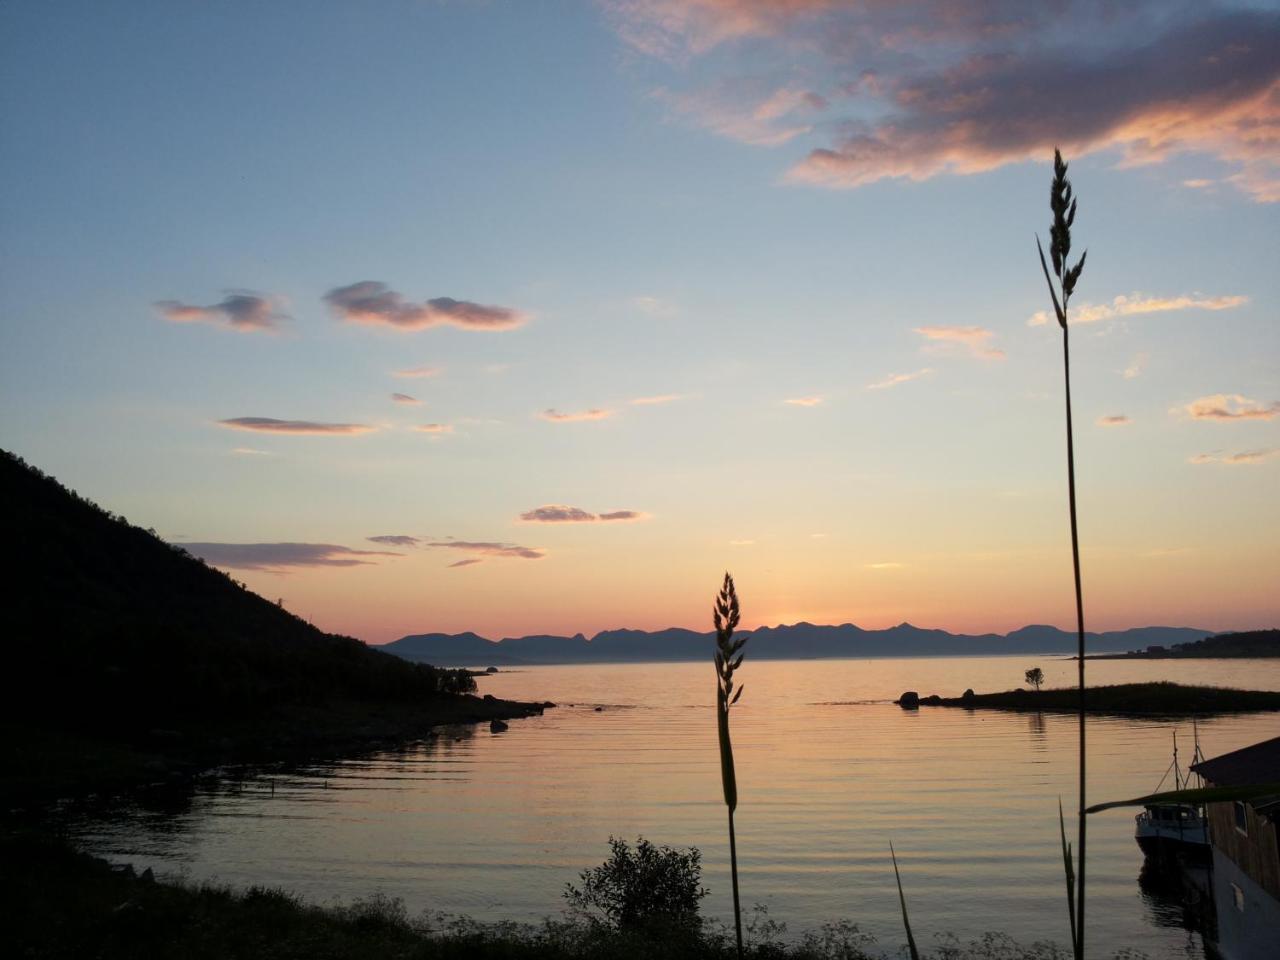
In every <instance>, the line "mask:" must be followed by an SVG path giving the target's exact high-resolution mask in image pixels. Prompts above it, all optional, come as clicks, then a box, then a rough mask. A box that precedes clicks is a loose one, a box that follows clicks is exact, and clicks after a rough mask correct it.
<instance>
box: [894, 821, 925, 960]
mask: <svg viewBox="0 0 1280 960" xmlns="http://www.w3.org/2000/svg"><path fill="white" fill-rule="evenodd" d="M889 856H890V857H891V858H892V859H893V879H894V880H896V881H897V882H898V903H900V904H901V905H902V925H903V927H905V928H906V931H907V950H908V951H910V953H911V960H920V951H919V950H917V949H916V938H915V937H913V936H912V935H911V920H910V918H909V917H908V916H907V898H906V896H905V895H904V894H903V892H902V874H900V873H898V855H897V854H896V853H894V852H893V844H892V843H890V844H889Z"/></svg>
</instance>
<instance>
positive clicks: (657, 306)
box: [631, 296, 680, 317]
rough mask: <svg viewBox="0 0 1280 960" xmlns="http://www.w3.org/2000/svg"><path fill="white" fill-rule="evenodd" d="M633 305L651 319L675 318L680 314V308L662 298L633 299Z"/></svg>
mask: <svg viewBox="0 0 1280 960" xmlns="http://www.w3.org/2000/svg"><path fill="white" fill-rule="evenodd" d="M631 305H632V306H633V307H635V308H636V309H637V310H639V311H640V312H641V313H647V314H649V316H651V317H674V316H675V315H676V314H677V313H679V312H680V308H679V307H677V306H676V305H675V304H674V303H671V302H670V301H669V300H663V299H662V298H661V297H647V296H645V297H632V298H631Z"/></svg>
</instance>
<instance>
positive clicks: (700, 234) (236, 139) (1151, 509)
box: [0, 0, 1280, 641]
mask: <svg viewBox="0 0 1280 960" xmlns="http://www.w3.org/2000/svg"><path fill="white" fill-rule="evenodd" d="M1054 10H1055V11H1056V12H1053V13H1050V12H1046V11H1041V10H1040V8H1035V9H1034V11H1033V12H1031V13H1028V12H1026V9H1025V8H1023V7H1022V6H1021V5H1018V4H1003V3H996V4H976V3H975V4H965V3H955V4H940V3H931V2H926V0H920V2H913V3H909V4H905V5H899V6H895V7H885V6H883V5H878V4H845V3H840V2H836V0H801V2H795V3H791V4H766V3H756V2H751V0H694V2H689V3H683V4H681V3H675V2H673V0H672V2H668V0H636V2H617V3H595V4H593V3H558V4H552V5H532V4H517V3H498V2H492V3H466V2H458V3H427V2H419V3H408V2H404V3H393V2H389V3H385V4H377V5H365V4H354V3H315V4H307V5H306V6H305V8H304V7H302V6H299V5H293V4H276V5H261V4H232V3H228V4H220V5H216V6H214V5H207V6H196V5H178V6H176V7H175V6H174V5H172V4H159V3H156V4H145V3H135V4H130V5H129V6H128V7H127V9H126V10H123V11H122V10H121V9H118V8H117V9H108V8H106V7H104V6H103V5H101V4H90V3H84V4H76V3H15V4H8V5H6V6H5V7H4V8H3V10H0V36H2V37H3V39H0V72H2V75H0V111H2V113H3V118H4V123H5V129H6V135H5V136H4V137H3V138H2V139H0V175H2V176H3V184H4V186H3V188H0V325H2V326H0V347H2V350H0V353H2V356H0V381H2V382H0V400H2V402H3V411H2V412H0V438H2V442H3V445H4V446H5V447H6V448H8V449H12V450H14V451H15V452H17V453H19V454H21V455H22V456H24V457H26V458H27V459H28V460H30V461H31V462H33V463H35V464H37V465H39V466H41V467H42V468H44V469H46V470H47V471H49V472H51V473H53V474H55V475H56V476H58V477H59V479H61V480H63V481H64V482H66V483H68V484H69V485H71V486H73V487H75V488H76V489H78V490H80V491H81V492H82V493H84V494H86V495H87V496H90V497H92V498H94V499H96V500H97V501H99V502H100V503H102V504H103V505H104V506H107V507H108V508H110V509H113V510H115V511H117V512H120V513H122V514H125V515H126V516H128V517H129V518H130V520H132V521H134V522H136V523H139V524H141V525H143V526H148V527H154V528H155V529H156V530H157V531H158V532H160V533H161V535H163V536H165V537H166V538H168V539H171V540H173V541H175V542H190V543H196V544H202V545H206V546H205V547H204V549H206V551H207V552H208V553H209V554H210V556H211V557H214V556H216V557H217V558H219V559H220V560H221V561H223V562H225V564H226V565H227V567H228V569H231V570H232V571H233V572H234V574H235V575H236V576H237V577H240V578H242V579H245V580H246V581H247V582H249V583H250V585H251V586H253V587H254V588H255V589H258V590H260V591H261V592H263V593H266V594H268V595H271V596H273V597H274V596H281V597H283V598H284V599H285V601H286V604H287V605H289V606H290V607H291V608H293V609H297V610H299V611H300V612H304V613H307V614H308V615H310V616H313V618H314V619H315V620H316V621H317V623H319V624H320V625H322V626H325V627H328V628H331V629H340V630H344V631H346V632H351V633H355V634H356V635H358V636H361V637H363V638H365V639H368V640H373V641H382V640H387V639H392V638H394V637H395V636H399V635H400V634H401V633H405V632H410V631H421V630H427V629H447V630H461V629H476V630H478V631H480V632H483V633H487V634H488V635H493V636H497V635H501V634H503V633H523V632H538V631H557V632H573V631H576V630H584V631H587V632H588V633H590V632H592V631H593V630H597V629H604V628H608V627H615V626H623V625H626V626H663V625H667V624H671V623H679V624H688V625H699V624H700V623H701V619H702V618H703V617H704V616H705V609H704V608H705V607H706V599H707V597H708V596H709V595H710V593H711V592H713V591H714V588H715V586H716V584H717V582H718V580H717V578H718V576H719V574H720V572H721V570H723V569H724V568H725V567H729V568H730V569H733V570H734V571H735V573H736V574H737V576H738V579H739V584H740V587H741V589H742V591H743V594H744V599H745V600H746V601H747V607H746V619H747V620H748V621H749V622H751V623H758V622H771V623H772V622H778V621H780V620H788V621H790V620H794V619H802V618H805V619H811V620H817V621H823V622H839V621H844V620H852V621H854V622H858V623H861V624H863V625H864V626H881V625H884V624H887V623H895V622H898V621H900V620H904V619H911V620H913V621H915V622H920V623H923V624H926V625H938V626H944V627H951V628H956V629H960V628H964V629H1008V628H1011V627H1016V626H1019V625H1021V624H1022V623H1024V622H1029V621H1050V622H1066V620H1067V619H1068V616H1069V612H1070V600H1071V596H1070V568H1069V562H1068V560H1069V558H1068V555H1067V553H1066V536H1067V530H1066V523H1065V502H1064V500H1065V490H1064V484H1063V480H1062V465H1063V464H1062V461H1063V451H1062V423H1061V367H1060V362H1061V358H1060V342H1059V334H1058V331H1057V328H1056V325H1053V324H1050V325H1045V326H1035V325H1029V324H1028V321H1029V320H1030V319H1031V318H1032V317H1033V315H1034V314H1035V313H1036V312H1037V311H1041V310H1044V309H1045V308H1046V307H1047V303H1046V296H1045V292H1044V289H1043V279H1042V278H1041V277H1040V276H1039V275H1038V265H1037V262H1036V260H1035V253H1034V243H1033V233H1034V232H1035V231H1037V230H1039V231H1041V232H1042V233H1043V232H1044V231H1045V229H1046V227H1047V223H1048V216H1049V214H1048V208H1047V203H1046V199H1047V193H1048V189H1047V188H1048V183H1049V178H1050V164H1049V161H1050V159H1051V156H1052V147H1053V145H1054V144H1055V143H1060V144H1061V145H1062V146H1063V148H1064V150H1066V152H1067V154H1068V159H1070V160H1071V161H1072V162H1071V176H1072V178H1073V180H1074V182H1075V184H1076V188H1077V191H1078V194H1079V196H1080V197H1081V210H1080V216H1079V219H1078V221H1077V227H1076V238H1077V239H1076V242H1077V247H1081V246H1087V247H1088V248H1089V251H1090V258H1089V262H1088V267H1087V269H1086V271H1085V274H1084V278H1083V280H1082V281H1081V286H1080V289H1079V292H1078V294H1077V297H1076V309H1077V310H1078V311H1081V313H1080V314H1079V315H1080V316H1085V317H1090V310H1091V309H1092V317H1091V319H1093V318H1096V319H1093V322H1088V323H1082V324H1081V325H1080V326H1079V327H1078V328H1077V329H1076V330H1075V332H1074V334H1073V340H1072V346H1073V374H1074V381H1073V383H1074V390H1075V399H1076V404H1077V407H1076V415H1077V438H1078V447H1079V467H1080V483H1081V495H1082V534H1083V536H1084V543H1085V547H1086V585H1087V587H1089V588H1090V591H1089V593H1087V595H1086V601H1087V602H1090V601H1091V603H1090V609H1091V610H1092V611H1095V612H1096V621H1095V622H1096V623H1097V625H1098V626H1099V627H1118V626H1127V625H1134V624H1140V623H1151V622H1174V621H1176V622H1179V623H1190V624H1192V625H1196V626H1204V627H1208V628H1216V629H1222V628H1226V627H1246V626H1261V625H1271V624H1272V623H1273V621H1274V620H1275V619H1276V616H1277V613H1280V610H1278V608H1277V605H1276V600H1275V599H1274V598H1275V597H1276V596H1277V595H1280V590H1277V587H1280V582H1277V573H1276V571H1277V570H1280V563H1278V562H1277V561H1280V556H1277V547H1276V545H1275V543H1274V535H1273V532H1274V530H1275V529H1276V527H1277V521H1278V520H1280V510H1278V509H1277V498H1276V497H1275V490H1276V488H1277V473H1276V471H1277V469H1280V457H1278V456H1277V454H1276V451H1277V449H1278V448H1280V415H1277V410H1280V408H1278V407H1277V406H1276V404H1277V402H1280V370H1278V359H1280V349H1277V348H1278V347H1280V334H1278V333H1277V320H1278V319H1280V318H1278V317H1277V297H1278V295H1280V282H1278V281H1277V278H1276V271H1275V268H1274V257H1275V254H1274V251H1275V249H1277V246H1278V244H1277V241H1278V240H1280V230H1278V229H1277V227H1278V220H1277V209H1278V208H1277V206H1276V203H1275V202H1274V201H1275V200H1277V199H1280V193H1278V192H1277V191H1280V186H1277V184H1280V172H1278V171H1280V167H1278V164H1280V57H1276V56H1275V53H1276V51H1277V50H1278V49H1280V11H1278V10H1277V7H1276V5H1274V4H1253V5H1251V6H1249V5H1242V4H1232V5H1228V4H1220V5H1204V4H1195V5H1192V4H1145V3H1139V4H1134V5H1132V6H1131V7H1127V8H1125V11H1124V12H1122V13H1120V14H1117V13H1116V12H1115V9H1114V8H1110V7H1108V6H1107V5H1105V4H1096V3H1094V4H1091V3H1068V4H1065V5H1062V6H1061V8H1058V7H1055V8H1054ZM993 38H994V39H993ZM1162 57H1163V59H1162ZM1179 58H1181V59H1179ZM1165 60H1167V61H1168V62H1170V63H1172V64H1175V65H1180V68H1179V69H1171V70H1166V69H1163V68H1162V67H1159V66H1158V64H1160V63H1162V62H1164V61H1165ZM1153 64H1155V65H1153ZM1045 90H1049V91H1058V90H1061V91H1062V96H1061V98H1058V97H1056V96H1054V97H1052V98H1049V102H1045V101H1044V98H1043V97H1041V99H1040V100H1039V101H1036V102H1031V103H1028V102H1027V97H1028V95H1029V93H1028V92H1031V93H1035V92H1037V91H1045ZM370 281H372V282H379V283H384V284H386V285H387V288H386V289H387V290H388V291H390V292H392V293H393V294H396V295H398V296H399V298H400V299H399V300H395V301H392V302H394V303H396V304H399V305H400V307H402V308H404V309H403V310H402V312H401V313H399V314H395V313H394V311H390V312H388V311H386V310H384V311H383V312H381V313H378V312H376V311H375V312H374V313H372V314H369V315H366V316H364V317H363V319H364V321H365V322H353V321H359V320H360V319H361V317H360V316H357V315H356V314H355V313H353V312H351V311H349V310H348V311H347V312H345V313H344V312H343V311H342V310H341V309H337V308H336V307H335V305H334V303H333V302H332V298H331V301H326V299H325V297H326V294H330V293H331V291H335V290H339V289H341V288H344V287H348V286H349V285H352V284H357V283H362V282H370ZM234 291H245V292H247V294H248V295H252V296H253V297H255V298H260V299H258V300H255V301H253V302H254V303H257V304H260V305H261V312H260V313H259V314H254V316H256V317H259V318H260V319H262V324H260V325H259V326H254V325H253V324H249V325H246V326H244V327H242V328H240V329H236V328H233V327H234V325H233V324H232V323H230V322H229V320H230V318H231V314H230V313H229V312H228V311H227V309H225V308H223V309H217V305H219V304H226V303H228V302H229V301H228V300H227V299H226V298H227V297H228V295H229V292H234ZM1117 297H1122V298H1127V299H1125V300H1122V301H1120V302H1119V303H1117V302H1116V301H1115V298H1117ZM438 298H451V299H452V300H455V301H463V302H465V303H473V304H478V305H480V306H485V307H496V308H500V309H501V310H503V311H509V312H510V313H509V314H503V315H504V316H508V315H509V316H510V317H511V318H513V322H512V323H510V324H509V325H508V326H509V327H510V328H509V329H500V330H490V329H477V328H476V325H475V324H474V323H471V322H470V321H468V320H467V319H466V316H468V315H467V314H465V311H466V309H467V308H465V307H460V308H459V307H448V306H445V307H444V308H440V307H433V308H427V307H423V306H422V305H423V304H425V303H426V302H427V301H430V300H437V301H438ZM440 302H442V301H440ZM415 305H416V306H415ZM1099 305H1101V306H1103V307H1107V308H1108V310H1098V309H1096V308H1097V307H1099ZM197 308H202V309H197ZM211 308H213V309H211ZM415 310H416V312H415ZM184 311H185V312H184ZM450 311H453V312H452V313H451V312H450ZM459 311H462V312H461V313H460V312H459ZM1108 311H1109V315H1107V314H1108ZM394 316H398V317H400V318H401V321H405V320H407V321H409V322H408V323H407V324H406V323H405V322H400V323H397V322H391V320H390V319H389V318H392V317H394ZM273 317H275V318H278V319H271V318H273ZM175 320H181V321H183V322H174V321H175ZM370 321H372V322H370ZM262 325H266V326H269V327H270V329H263V328H261V327H262ZM406 325H407V326H409V327H411V328H410V329H406V328H405V326H406ZM921 331H924V332H921ZM415 368H431V369H434V370H435V371H437V372H436V373H435V374H434V375H433V376H428V377H417V378H405V377H397V376H394V375H393V374H394V372H395V371H404V370H410V369H415ZM1126 374H1127V375H1126ZM393 393H403V394H406V395H408V396H411V397H413V398H415V399H417V400H419V401H420V403H419V404H417V405H411V404H406V403H397V402H394V401H393V400H392V399H391V396H392V394H393ZM645 398H649V399H652V398H665V399H664V402H661V403H648V404H635V403H634V402H633V401H635V400H637V399H645ZM1214 398H1218V399H1217V400H1215V399H1214ZM1235 398H1240V399H1235ZM804 400H810V401H811V402H809V403H807V404H802V403H794V402H789V401H804ZM813 401H816V402H813ZM1200 401H1204V402H1200ZM1197 404H1199V405H1197ZM547 410H556V411H559V412H560V413H565V414H578V413H582V412H584V411H589V410H600V411H604V412H605V414H602V415H600V418H599V419H593V420H592V419H588V420H570V421H565V420H559V421H552V420H548V419H544V418H543V416H542V415H543V414H545V412H546V411H547ZM1215 411H1217V413H1215ZM606 414H607V415H606ZM1219 414H1221V415H1219ZM245 417H252V418H273V419H278V420H287V421H306V422H308V423H313V424H360V425H364V426H367V427H370V428H373V429H370V430H369V431H367V432H364V433H360V434H358V435H353V434H348V433H341V432H332V431H331V432H328V433H321V434H314V433H313V434H301V435H299V434H296V433H280V432H261V431H244V430H232V429H228V427H227V426H225V425H222V424H221V422H222V421H227V420H232V419H235V418H245ZM1105 417H1112V418H1115V417H1123V418H1126V420H1124V421H1122V422H1119V423H1114V424H1112V425H1100V424H1099V422H1098V421H1099V418H1105ZM424 425H434V427H433V431H434V432H423V431H421V430H416V429H414V428H415V427H422V426H424ZM545 505H565V506H572V507H576V508H578V509H579V510H581V511H583V512H585V513H590V514H593V515H600V514H604V513H609V512H613V511H633V512H635V513H637V514H640V515H642V516H641V518H640V519H637V520H628V521H623V522H611V521H598V520H597V521H584V522H574V523H540V522H536V521H522V520H521V519H520V517H521V515H522V514H525V513H527V512H530V511H533V510H534V509H536V508H538V507H540V506H545ZM386 535H395V536H401V537H410V536H411V537H413V538H415V540H416V541H417V542H416V543H415V544H412V545H407V544H401V545H400V546H397V547H395V548H394V549H393V548H392V547H389V546H388V545H387V544H385V543H384V544H378V543H372V542H370V541H369V540H368V538H369V537H371V536H386ZM451 540H452V542H453V544H454V545H453V546H444V545H445V544H448V543H450V541H451ZM260 543H267V544H291V545H295V546H296V545H301V547H305V548H307V549H303V550H301V551H295V552H294V553H292V554H289V553H288V552H287V551H286V552H283V553H282V552H281V551H280V550H276V551H275V552H274V553H272V554H271V556H272V557H273V558H274V559H273V561H272V563H271V564H267V565H263V564H262V563H260V562H258V561H255V560H254V559H253V555H248V556H246V555H245V554H244V553H243V551H242V552H241V553H236V552H235V550H234V549H231V548H233V547H236V546H238V545H245V544H260ZM433 543H434V544H437V546H434V547H433V546H430V544H433ZM457 544H473V545H482V546H473V547H462V546H458V545H457ZM208 545H214V546H208ZM218 545H221V546H218ZM228 545H230V546H228ZM483 545H490V546H489V547H484V546H483ZM493 545H504V546H506V547H512V546H515V547H523V548H525V549H526V551H527V553H528V554H529V555H527V556H519V555H516V554H513V553H511V552H510V551H507V552H505V553H504V552H503V551H502V550H500V549H494V548H493ZM323 547H338V548H341V549H342V550H346V551H374V552H373V553H359V554H355V553H343V552H340V551H339V552H335V551H327V552H326V551H325V550H324V549H319V548H323ZM219 551H221V552H219ZM386 553H394V554H396V555H395V556H384V555H381V554H386ZM459 559H466V560H470V561H477V562H473V563H468V564H466V565H465V566H462V567H456V566H451V564H453V563H456V562H457V561H458V560H459Z"/></svg>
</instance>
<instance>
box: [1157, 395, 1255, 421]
mask: <svg viewBox="0 0 1280 960" xmlns="http://www.w3.org/2000/svg"><path fill="white" fill-rule="evenodd" d="M1173 412H1174V413H1179V412H1181V413H1185V414H1186V415H1187V416H1189V417H1191V418H1192V419H1193V420H1270V419H1272V418H1273V417H1277V416H1280V401H1276V402H1275V403H1259V402H1258V401H1257V400H1250V399H1249V398H1248V397H1242V396H1241V395H1240V394H1238V393H1215V394H1212V395H1210V396H1207V397H1200V398H1199V399H1197V400H1192V401H1191V402H1190V403H1188V404H1187V405H1186V406H1184V407H1174V408H1173Z"/></svg>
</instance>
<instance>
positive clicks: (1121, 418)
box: [1097, 413, 1133, 427]
mask: <svg viewBox="0 0 1280 960" xmlns="http://www.w3.org/2000/svg"><path fill="white" fill-rule="evenodd" d="M1131 423H1133V421H1132V420H1131V419H1130V418H1129V417H1127V416H1125V415H1124V414H1123V413H1111V414H1106V415H1104V416H1101V417H1099V418H1098V419H1097V424H1098V426H1100V427H1124V426H1128V425H1129V424H1131Z"/></svg>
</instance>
